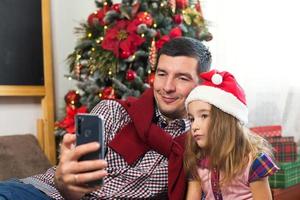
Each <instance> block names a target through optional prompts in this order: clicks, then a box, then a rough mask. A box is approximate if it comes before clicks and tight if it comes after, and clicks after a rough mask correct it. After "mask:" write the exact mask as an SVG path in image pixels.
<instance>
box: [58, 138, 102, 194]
mask: <svg viewBox="0 0 300 200" xmlns="http://www.w3.org/2000/svg"><path fill="white" fill-rule="evenodd" d="M76 137H77V138H78V136H76V135H72V134H66V135H65V136H64V138H63V141H62V144H61V156H60V162H59V164H58V166H57V169H56V173H55V178H54V181H55V185H56V186H57V188H58V190H59V191H60V192H61V194H62V195H63V196H64V197H65V198H67V199H80V198H81V197H82V196H84V194H86V193H90V192H92V191H94V190H96V189H98V188H100V186H101V185H97V186H91V185H89V184H88V183H91V182H94V181H97V180H102V179H103V178H104V177H105V176H107V171H106V170H105V168H106V167H107V162H106V161H105V160H103V159H94V160H88V159H87V160H82V161H79V160H80V159H82V158H84V157H83V156H86V155H89V156H90V155H91V153H93V152H97V151H99V150H100V149H101V144H100V143H101V142H100V141H99V142H100V143H99V142H89V143H86V144H83V143H82V144H81V145H77V146H75V143H76ZM77 143H78V139H77ZM102 147H103V146H102ZM100 152H101V151H100ZM89 156H88V157H89Z"/></svg>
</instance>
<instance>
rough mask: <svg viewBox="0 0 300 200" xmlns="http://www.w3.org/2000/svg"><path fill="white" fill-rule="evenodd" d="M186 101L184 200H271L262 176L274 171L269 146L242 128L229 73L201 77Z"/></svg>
mask: <svg viewBox="0 0 300 200" xmlns="http://www.w3.org/2000/svg"><path fill="white" fill-rule="evenodd" d="M200 76H201V78H202V80H203V82H202V83H201V84H200V85H199V86H197V87H196V88H194V89H193V90H192V91H191V93H190V94H189V96H188V97H187V99H186V108H187V111H188V115H189V118H190V120H191V123H192V126H191V132H190V134H189V135H188V139H187V144H186V150H185V158H184V166H185V169H186V171H187V173H188V174H189V182H188V192H187V199H192V200H196V199H208V200H210V199H218V200H220V199H228V200H233V199H234V200H239V199H258V200H268V199H272V196H271V190H270V187H269V182H268V176H270V175H272V174H273V173H275V172H276V171H277V170H278V167H277V166H276V165H275V164H274V162H273V161H272V159H271V156H272V152H271V148H270V145H269V144H268V143H267V142H266V141H265V140H264V139H263V138H261V137H259V136H257V135H255V134H252V133H251V132H250V131H249V129H247V128H246V127H244V124H245V123H247V121H248V109H247V106H246V99H245V94H244V91H243V89H242V88H241V87H240V86H239V84H238V83H237V82H236V80H235V78H234V76H233V75H232V74H230V73H229V72H218V71H216V70H212V71H209V72H206V73H202V74H201V75H200Z"/></svg>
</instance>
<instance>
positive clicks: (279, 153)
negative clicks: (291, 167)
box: [267, 137, 297, 162]
mask: <svg viewBox="0 0 300 200" xmlns="http://www.w3.org/2000/svg"><path fill="white" fill-rule="evenodd" d="M267 140H268V142H270V144H271V145H272V147H273V151H274V157H275V160H276V161H277V162H294V161H296V160H297V144H296V142H295V141H294V137H269V138H267Z"/></svg>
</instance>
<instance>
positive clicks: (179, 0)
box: [176, 0, 188, 9]
mask: <svg viewBox="0 0 300 200" xmlns="http://www.w3.org/2000/svg"><path fill="white" fill-rule="evenodd" d="M187 6H188V1H187V0H176V7H177V8H179V9H185V8H186V7H187Z"/></svg>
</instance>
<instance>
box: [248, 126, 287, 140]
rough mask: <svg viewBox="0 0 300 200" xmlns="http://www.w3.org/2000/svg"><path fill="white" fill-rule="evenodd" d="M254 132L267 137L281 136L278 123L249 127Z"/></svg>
mask: <svg viewBox="0 0 300 200" xmlns="http://www.w3.org/2000/svg"><path fill="white" fill-rule="evenodd" d="M250 130H252V131H253V132H255V133H256V134H258V135H260V136H262V137H264V138H267V137H281V132H282V128H281V126H280V125H276V126H257V127H252V128H250Z"/></svg>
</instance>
